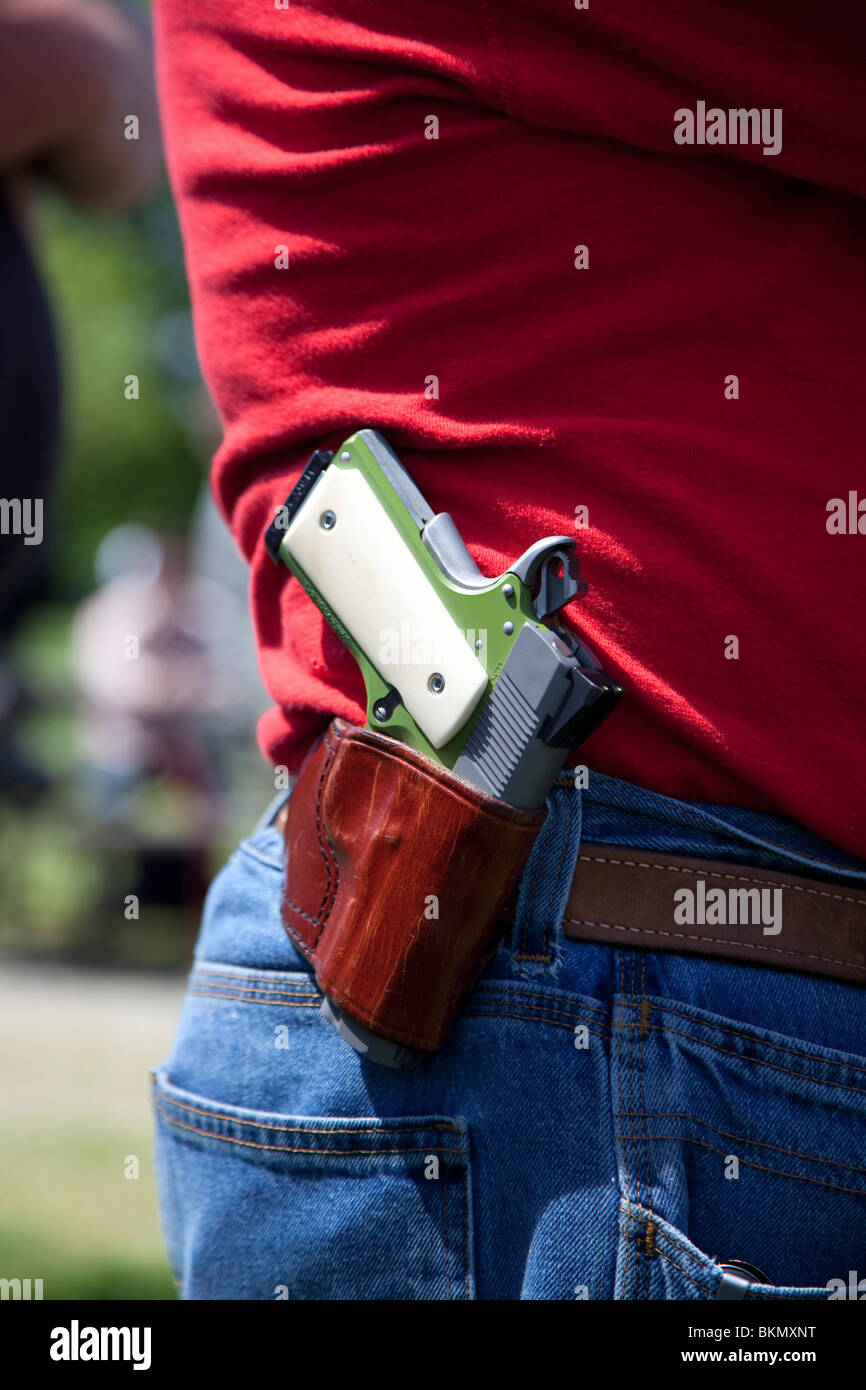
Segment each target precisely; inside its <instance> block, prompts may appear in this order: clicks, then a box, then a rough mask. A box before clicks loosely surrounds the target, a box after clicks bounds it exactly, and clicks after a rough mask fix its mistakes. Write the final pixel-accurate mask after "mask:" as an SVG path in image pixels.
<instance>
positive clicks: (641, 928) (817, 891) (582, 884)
mask: <svg viewBox="0 0 866 1390" xmlns="http://www.w3.org/2000/svg"><path fill="white" fill-rule="evenodd" d="M286 809H287V808H285V807H283V808H282V810H281V813H280V815H279V816H278V817H277V825H278V827H279V829H280V830H282V829H283V828H284V824H285V814H284V813H285V811H286ZM510 908H511V911H510V913H509V914H506V919H505V920H506V922H507V924H508V925H513V921H514V918H513V908H514V902H513V900H512V903H511V905H510ZM562 926H563V932H564V934H565V935H566V936H567V937H569V938H570V939H571V940H573V941H595V942H603V943H604V944H605V945H607V946H630V947H635V948H637V949H639V950H650V951H679V952H682V953H684V954H686V955H698V956H714V957H718V958H720V959H723V960H735V961H741V962H748V963H749V964H750V965H772V966H775V967H776V968H777V969H782V970H800V971H805V972H808V973H809V974H812V975H826V976H829V977H830V978H831V979H836V980H848V981H853V982H854V983H855V984H866V892H864V891H861V890H859V889H856V888H849V887H848V886H847V884H839V883H829V882H826V881H824V880H816V879H811V878H800V877H798V876H797V875H795V874H785V873H779V872H777V871H776V870H769V869H755V868H752V867H751V866H750V865H743V864H727V863H723V862H720V861H718V860H714V859H692V858H688V857H685V856H683V855H677V854H660V853H656V852H655V851H654V850H652V851H644V850H632V849H628V848H624V847H623V846H621V845H581V849H580V856H579V858H578V862H577V868H576V870H575V874H574V879H573V880H572V884H571V890H570V892H569V896H568V902H567V906H566V909H565V913H564V916H563V920H562ZM517 949H518V951H519V944H518V946H517Z"/></svg>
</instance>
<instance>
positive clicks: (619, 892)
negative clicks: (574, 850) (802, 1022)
mask: <svg viewBox="0 0 866 1390" xmlns="http://www.w3.org/2000/svg"><path fill="white" fill-rule="evenodd" d="M563 931H564V933H565V935H566V936H568V937H570V938H571V939H572V940H575V941H599V942H604V943H605V944H606V945H609V946H610V945H616V946H634V947H638V948H640V949H642V950H653V951H680V952H684V953H686V954H690V955H700V956H718V957H721V958H723V959H725V960H736V961H747V962H748V963H749V964H751V965H773V966H775V967H776V968H777V969H783V970H801V971H807V972H808V973H810V974H813V975H829V976H830V977H832V978H833V979H837V980H851V981H854V982H855V983H857V984H866V892H862V891H860V890H858V889H855V888H849V887H848V885H847V884H838V883H828V882H825V881H823V880H820V881H819V880H815V879H811V878H800V877H797V876H796V875H794V874H785V873H778V872H777V871H776V870H769V869H754V868H752V867H751V866H749V865H743V864H726V863H720V862H718V861H717V860H711V859H692V858H687V857H684V856H682V855H675V854H657V853H656V852H655V851H654V850H653V851H643V850H633V849H628V848H623V847H622V846H618V845H581V849H580V856H579V859H578V863H577V868H576V870H575V875H574V879H573V881H572V885H571V891H570V893H569V896H568V904H567V907H566V909H565V913H564V916H563Z"/></svg>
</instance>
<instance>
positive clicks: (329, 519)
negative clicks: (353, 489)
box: [319, 512, 337, 531]
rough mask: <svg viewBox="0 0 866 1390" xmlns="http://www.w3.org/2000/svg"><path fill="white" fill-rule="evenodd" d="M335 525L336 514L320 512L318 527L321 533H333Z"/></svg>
mask: <svg viewBox="0 0 866 1390" xmlns="http://www.w3.org/2000/svg"><path fill="white" fill-rule="evenodd" d="M336 524H337V514H336V512H322V515H321V516H320V517H319V525H320V526H321V528H322V530H323V531H333V529H334V527H335V526H336Z"/></svg>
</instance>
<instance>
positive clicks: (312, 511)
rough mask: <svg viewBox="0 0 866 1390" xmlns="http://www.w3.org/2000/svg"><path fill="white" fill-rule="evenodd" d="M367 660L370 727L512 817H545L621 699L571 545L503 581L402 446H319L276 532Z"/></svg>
mask: <svg viewBox="0 0 866 1390" xmlns="http://www.w3.org/2000/svg"><path fill="white" fill-rule="evenodd" d="M266 546H267V550H268V553H269V554H270V555H271V557H272V558H273V559H274V560H276V561H282V562H283V563H284V564H285V565H286V566H288V568H289V570H291V572H292V574H293V575H294V576H295V577H296V578H297V579H298V580H299V582H300V583H301V584H302V585H303V587H304V589H305V590H306V591H307V593H308V594H309V596H310V598H311V599H312V600H313V602H314V603H315V604H316V606H317V607H318V608H319V610H320V611H321V613H322V614H323V615H324V617H325V619H326V620H327V622H328V623H329V624H330V625H331V627H332V628H333V630H334V631H335V632H336V633H337V634H338V636H339V637H340V638H341V639H342V641H343V642H344V643H345V645H346V646H347V647H348V649H349V651H350V652H352V654H353V655H354V656H355V658H356V660H357V662H358V664H359V666H360V667H361V671H362V673H363V676H364V683H365V686H366V692H367V727H368V728H371V729H377V730H379V731H380V732H381V733H384V734H387V735H389V736H390V737H392V738H395V739H400V740H402V741H403V742H404V743H408V744H410V745H411V746H412V747H413V748H415V749H417V750H418V751H419V752H421V753H424V754H426V755H427V757H429V758H433V759H435V760H436V761H438V762H440V763H442V764H443V765H444V766H445V767H447V768H449V769H450V770H451V771H452V772H454V774H455V775H456V776H458V777H462V778H464V779H465V780H466V781H468V782H471V783H472V784H473V785H474V786H476V787H479V788H481V790H482V791H484V792H486V793H487V794H488V795H489V796H496V797H500V798H501V799H502V800H503V801H507V802H508V803H509V804H510V805H511V806H515V807H518V808H520V809H525V810H535V809H536V808H538V807H540V806H542V805H543V804H544V801H545V799H546V797H547V794H548V792H549V790H550V788H551V786H552V785H553V783H554V782H555V780H556V778H557V776H558V775H559V773H560V771H561V769H562V766H563V764H564V762H565V760H566V757H567V756H568V752H569V750H570V749H572V748H574V747H575V746H576V745H577V744H579V743H582V742H583V740H584V739H586V738H587V737H588V736H589V735H590V734H591V733H592V732H593V730H594V729H596V728H597V727H598V725H599V724H600V723H601V721H602V720H603V719H604V718H605V717H606V716H607V715H608V714H609V713H610V711H611V710H612V709H613V707H614V705H615V704H616V703H617V701H618V699H619V698H620V696H621V694H622V687H621V686H620V685H619V684H618V682H617V681H615V680H613V679H612V678H611V677H610V676H609V675H607V674H606V673H605V671H604V670H603V669H602V667H601V665H600V663H599V662H598V660H597V658H596V657H595V656H594V655H593V653H592V652H591V651H590V649H589V648H588V647H587V646H586V644H585V643H584V642H583V641H582V640H581V638H580V637H579V636H578V635H577V633H575V632H574V631H572V630H571V629H570V628H569V627H568V626H566V624H565V623H564V621H563V619H562V617H561V610H562V609H563V608H564V607H565V605H566V604H568V603H570V602H571V600H572V599H574V598H577V597H581V596H583V595H584V594H585V593H586V592H587V584H586V582H585V580H583V579H581V576H580V566H579V560H578V556H577V553H576V542H575V539H574V537H572V536H546V537H544V539H542V540H539V541H536V542H535V543H534V544H533V545H531V546H530V547H529V548H528V550H525V551H524V552H523V554H522V555H521V556H520V558H519V559H518V560H516V561H515V562H514V564H513V565H511V566H510V567H509V569H508V570H506V572H505V573H504V574H500V575H499V576H498V577H497V578H495V579H490V578H488V577H487V576H486V575H484V574H482V573H481V571H480V570H479V568H478V566H477V565H476V564H475V561H474V560H473V559H472V556H471V555H470V553H469V551H468V549H467V547H466V545H465V543H464V541H463V538H462V536H461V535H460V532H459V530H458V529H457V526H456V525H455V523H454V520H453V519H452V517H451V516H450V515H449V513H448V512H437V513H434V512H433V509H432V507H431V506H430V505H429V503H428V502H427V501H426V500H425V498H424V497H423V496H422V494H421V492H420V491H419V489H418V488H417V487H416V485H415V483H414V482H413V480H412V478H411V477H410V476H409V473H408V472H407V470H406V469H405V468H404V466H403V464H402V463H401V462H400V459H399V458H398V457H397V454H396V453H395V452H394V450H393V448H392V447H391V445H390V444H389V442H388V440H387V439H386V438H385V436H384V435H383V434H381V433H380V432H379V431H378V430H373V429H361V430H358V431H357V433H355V434H353V435H352V436H351V438H349V439H347V440H346V441H345V443H344V444H342V445H341V447H340V448H339V449H338V450H337V452H336V453H331V452H330V451H327V450H317V451H316V453H314V454H313V456H312V458H311V459H310V461H309V463H308V464H307V466H306V468H305V469H304V471H303V473H302V474H301V477H300V478H299V480H298V482H297V483H296V485H295V487H294V488H293V489H292V491H291V493H290V494H289V496H288V498H287V499H286V501H285V503H284V504H283V505H282V506H281V507H280V508H279V509H278V511H277V513H276V515H275V517H274V519H273V521H272V523H271V525H270V526H269V528H268V531H267V535H266Z"/></svg>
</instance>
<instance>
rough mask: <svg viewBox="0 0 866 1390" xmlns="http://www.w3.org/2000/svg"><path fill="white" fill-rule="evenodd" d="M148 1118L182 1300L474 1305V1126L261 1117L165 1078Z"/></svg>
mask: <svg viewBox="0 0 866 1390" xmlns="http://www.w3.org/2000/svg"><path fill="white" fill-rule="evenodd" d="M153 1104H154V1112H155V1121H156V1159H157V1173H158V1181H159V1196H160V1207H161V1213H162V1221H163V1228H164V1231H165V1236H166V1241H167V1245H168V1249H169V1255H170V1258H171V1262H172V1266H173V1268H174V1273H175V1278H176V1280H177V1281H178V1284H179V1286H180V1289H181V1292H182V1294H183V1296H184V1297H185V1298H193V1299H225V1298H228V1299H242V1298H246V1299H467V1298H472V1297H473V1296H474V1291H473V1281H472V1249H471V1229H472V1222H471V1211H470V1201H471V1194H470V1152H469V1133H468V1128H467V1125H466V1122H465V1120H463V1119H460V1118H452V1117H448V1116H438V1115H433V1116H424V1117H422V1118H411V1117H410V1118H406V1119H402V1118H381V1117H378V1116H375V1117H369V1116H364V1117H359V1118H342V1117H340V1118H336V1117H329V1116H298V1115H283V1114H272V1113H265V1112H263V1111H256V1110H247V1109H242V1108H240V1107H238V1106H235V1105H225V1104H221V1103H220V1102H218V1101H214V1100H210V1099H206V1098H204V1097H201V1096H197V1095H195V1094H193V1093H192V1092H189V1091H186V1090H183V1089H181V1088H179V1087H177V1086H175V1085H173V1084H172V1082H171V1080H170V1078H169V1076H168V1075H167V1073H166V1072H165V1070H157V1071H155V1072H154V1075H153ZM370 1249H373V1250H375V1252H376V1258H375V1260H374V1261H371V1260H370V1259H369V1251H370Z"/></svg>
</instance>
